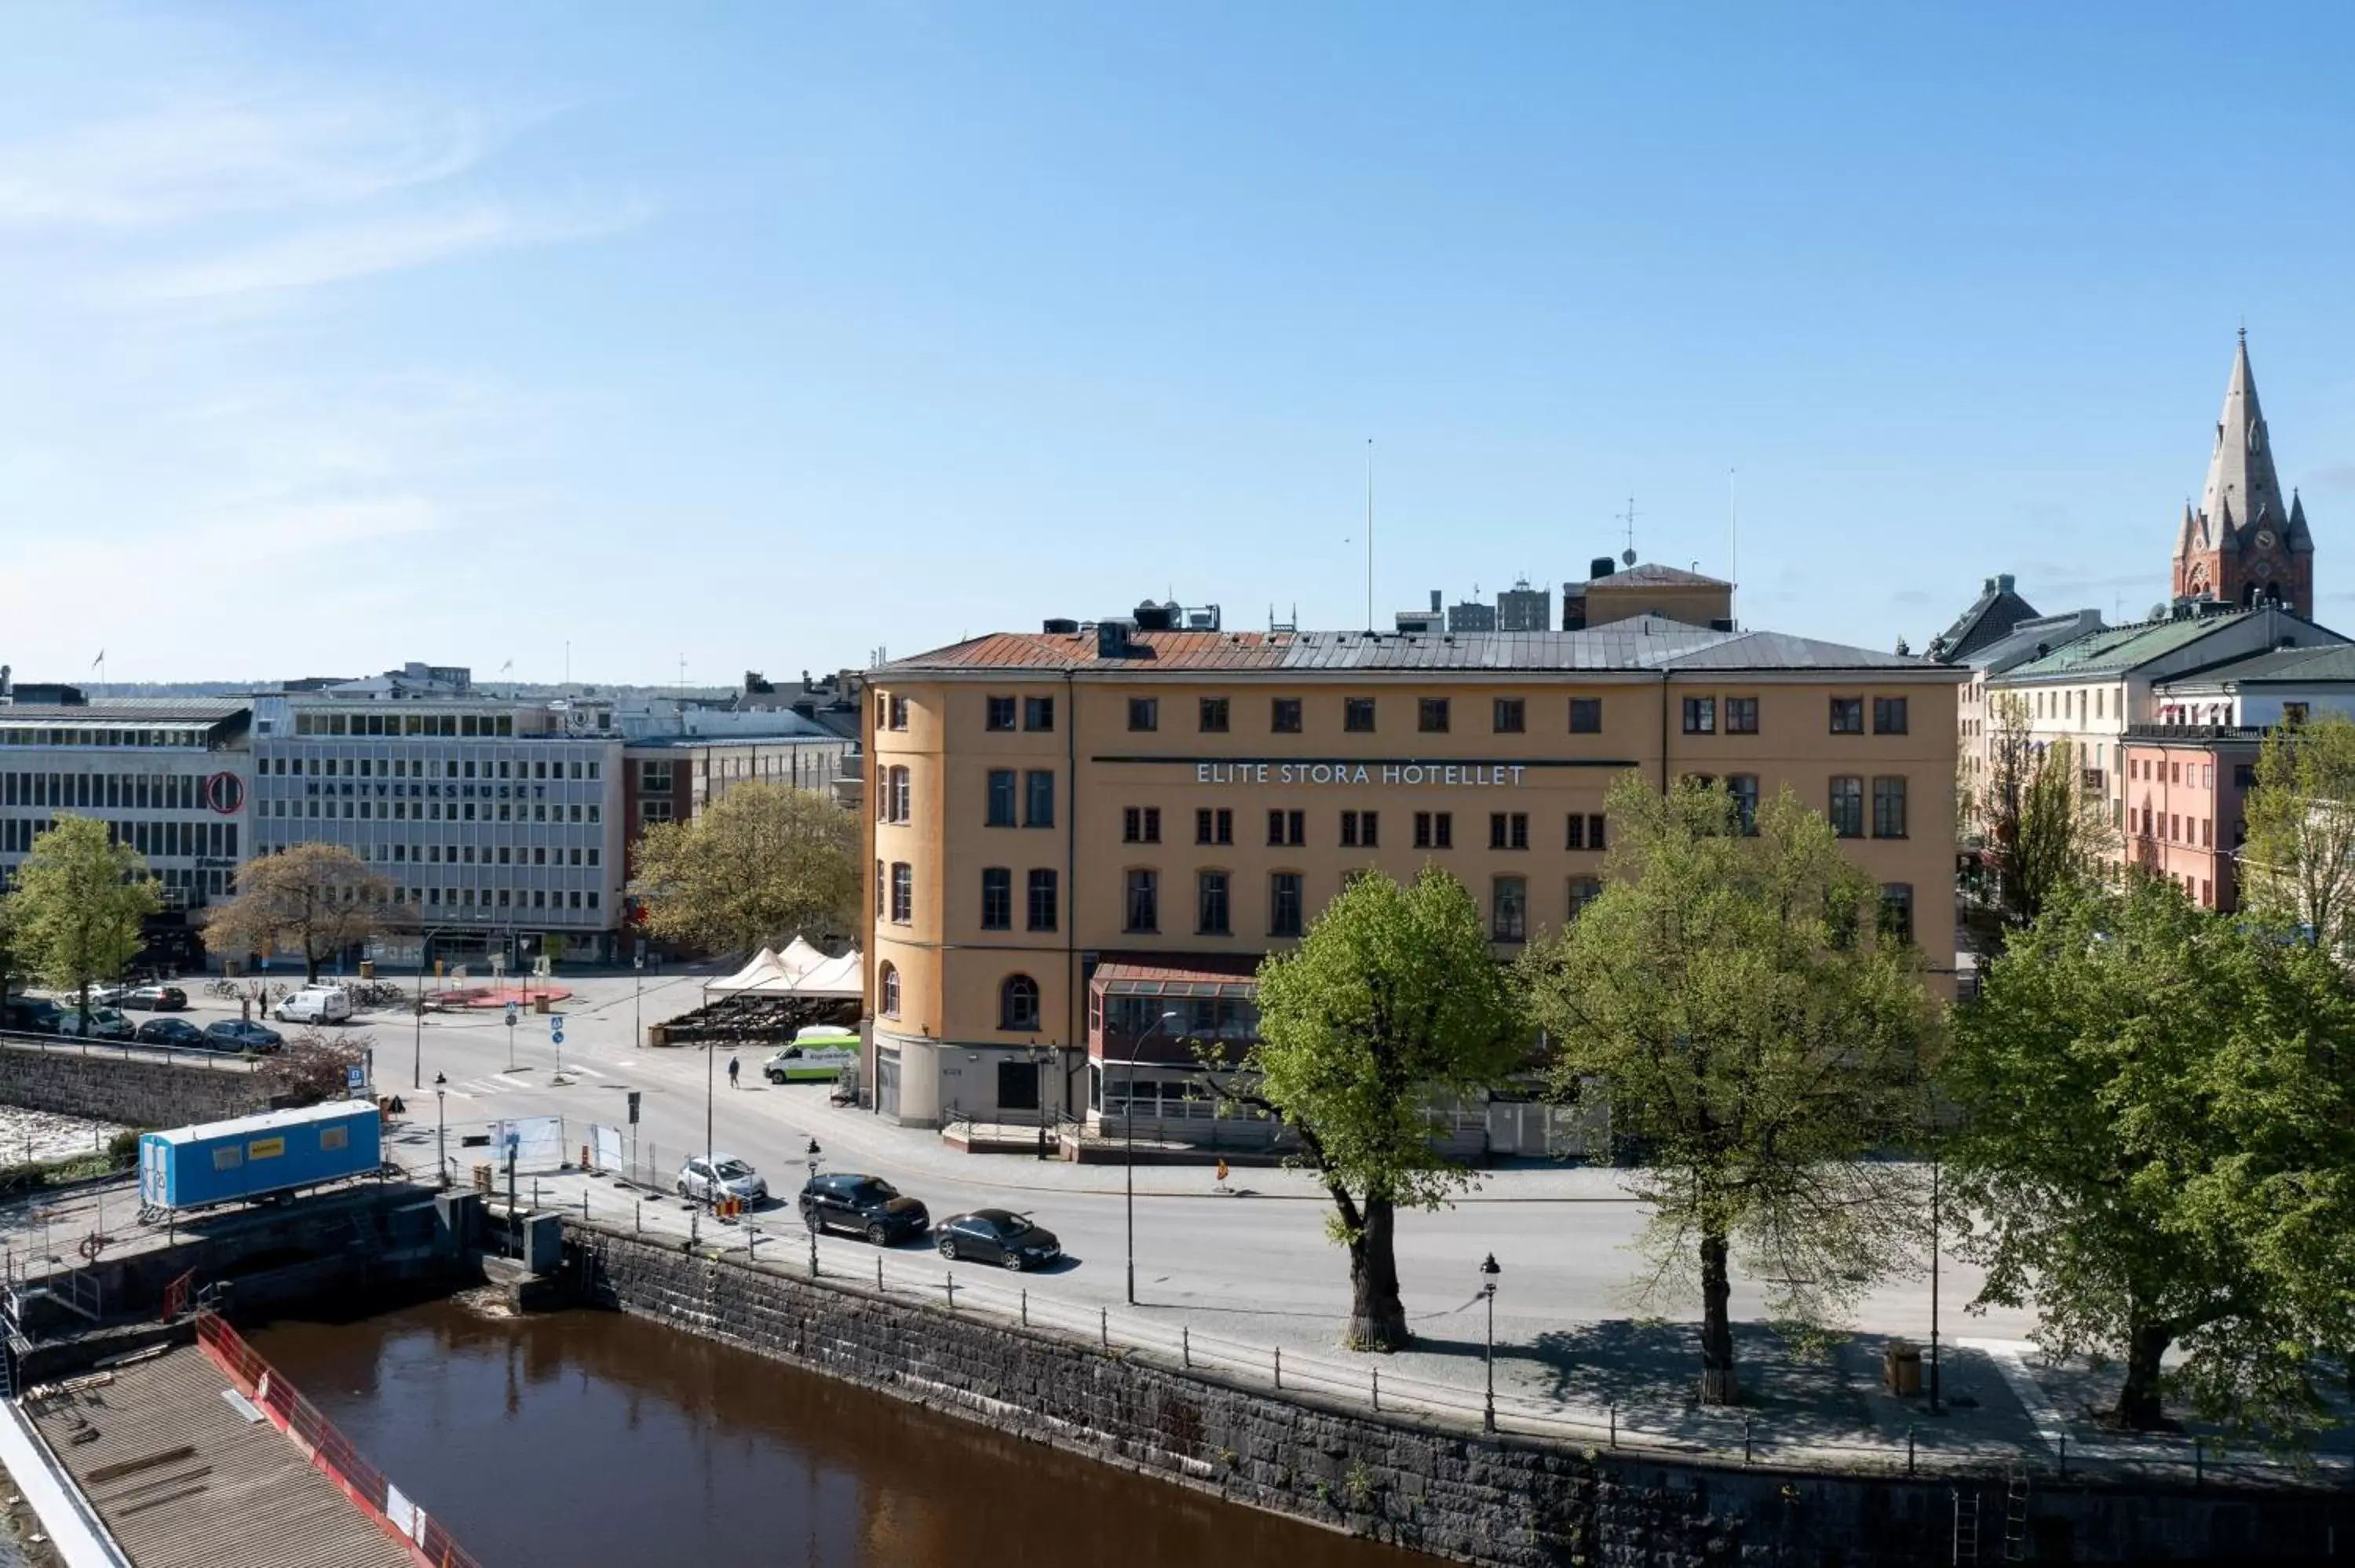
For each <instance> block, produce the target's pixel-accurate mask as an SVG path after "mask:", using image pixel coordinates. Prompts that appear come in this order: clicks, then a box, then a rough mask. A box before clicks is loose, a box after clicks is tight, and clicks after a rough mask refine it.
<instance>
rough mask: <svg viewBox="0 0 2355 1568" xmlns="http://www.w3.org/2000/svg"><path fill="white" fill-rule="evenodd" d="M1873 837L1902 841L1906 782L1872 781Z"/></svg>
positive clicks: (1890, 780)
mask: <svg viewBox="0 0 2355 1568" xmlns="http://www.w3.org/2000/svg"><path fill="white" fill-rule="evenodd" d="M1872 836H1873V837H1874V838H1877V839H1902V838H1903V837H1904V836H1905V780H1904V779H1874V780H1873V781H1872Z"/></svg>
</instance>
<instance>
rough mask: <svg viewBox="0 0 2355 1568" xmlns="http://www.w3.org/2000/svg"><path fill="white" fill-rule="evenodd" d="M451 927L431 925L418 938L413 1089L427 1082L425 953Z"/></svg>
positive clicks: (437, 1078)
mask: <svg viewBox="0 0 2355 1568" xmlns="http://www.w3.org/2000/svg"><path fill="white" fill-rule="evenodd" d="M449 928H450V927H447V926H434V927H429V928H428V929H427V930H426V932H425V934H424V935H423V936H421V937H420V938H417V986H416V992H417V994H416V997H415V1004H416V1014H417V1016H416V1019H415V1021H414V1029H413V1031H412V1033H413V1034H414V1036H415V1039H414V1041H413V1043H412V1044H411V1046H410V1059H409V1086H410V1088H412V1089H414V1088H421V1087H422V1086H424V1083H425V955H426V953H427V951H428V950H429V949H431V948H432V946H433V938H436V937H438V936H440V935H441V934H442V932H444V931H446V930H448V929H449ZM433 1076H434V1080H435V1081H436V1082H437V1083H438V1082H440V1081H441V1076H442V1075H441V1074H439V1073H436V1074H435V1075H433Z"/></svg>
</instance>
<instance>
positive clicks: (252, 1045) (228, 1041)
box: [205, 1018, 286, 1054]
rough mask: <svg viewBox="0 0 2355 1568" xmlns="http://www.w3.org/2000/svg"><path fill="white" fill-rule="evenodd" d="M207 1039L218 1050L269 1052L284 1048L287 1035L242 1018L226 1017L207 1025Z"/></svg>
mask: <svg viewBox="0 0 2355 1568" xmlns="http://www.w3.org/2000/svg"><path fill="white" fill-rule="evenodd" d="M205 1039H206V1040H207V1041H208V1042H209V1043H210V1044H211V1045H212V1048H213V1049H214V1050H216V1051H256V1052H261V1053H263V1054H268V1053H270V1052H272V1051H278V1050H282V1049H284V1047H285V1044H286V1039H285V1036H283V1035H282V1034H280V1033H278V1031H276V1030H275V1029H271V1028H267V1027H265V1026H264V1025H262V1024H259V1023H248V1022H244V1021H243V1020H241V1019H236V1018H224V1019H222V1020H221V1021H220V1022H218V1023H211V1024H207V1025H206V1026H205Z"/></svg>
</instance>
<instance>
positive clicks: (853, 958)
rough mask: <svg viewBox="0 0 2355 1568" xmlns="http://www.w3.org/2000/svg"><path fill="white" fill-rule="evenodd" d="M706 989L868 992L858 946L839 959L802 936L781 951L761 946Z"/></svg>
mask: <svg viewBox="0 0 2355 1568" xmlns="http://www.w3.org/2000/svg"><path fill="white" fill-rule="evenodd" d="M705 989H706V990H708V991H712V992H714V993H715V994H724V995H737V996H791V997H803V998H820V997H858V996H861V995H863V994H865V986H864V971H863V969H862V967H861V965H860V961H859V954H858V948H851V949H850V951H848V952H847V953H845V954H843V955H842V957H840V958H838V959H829V958H827V957H826V955H825V954H824V953H822V952H820V951H819V950H818V949H817V948H815V947H813V946H812V945H811V944H810V943H808V942H807V941H805V940H804V939H803V938H800V937H795V938H794V939H793V940H792V941H790V942H788V943H786V944H785V950H784V951H783V952H782V953H780V952H778V951H777V950H776V949H775V948H762V949H761V950H760V951H759V952H758V953H755V954H754V955H752V960H751V962H750V963H748V964H746V965H745V966H744V967H743V968H742V969H738V970H737V971H736V972H735V973H734V974H732V975H730V976H729V977H728V978H727V979H726V980H713V981H712V982H711V983H710V985H709V986H707V987H706V988H705Z"/></svg>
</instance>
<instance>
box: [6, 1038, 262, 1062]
mask: <svg viewBox="0 0 2355 1568" xmlns="http://www.w3.org/2000/svg"><path fill="white" fill-rule="evenodd" d="M0 1046H7V1047H9V1048H10V1049H13V1050H18V1051H39V1052H41V1053H43V1054H49V1053H60V1054H67V1055H75V1056H101V1057H108V1056H111V1057H117V1058H120V1059H121V1060H123V1061H126V1062H127V1061H131V1060H133V1059H134V1058H135V1059H138V1060H142V1061H148V1062H172V1063H176V1064H178V1065H181V1066H184V1067H186V1066H197V1067H206V1068H210V1069H213V1070H216V1071H219V1072H224V1073H250V1072H251V1071H253V1069H254V1066H255V1063H254V1062H253V1061H252V1060H251V1059H249V1058H247V1057H245V1056H241V1055H239V1054H237V1053H235V1052H232V1051H191V1050H188V1049H186V1047H183V1046H178V1045H150V1044H146V1043H145V1042H144V1041H137V1040H93V1039H90V1038H88V1037H86V1036H83V1035H79V1034H30V1033H23V1032H20V1031H16V1030H0Z"/></svg>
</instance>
